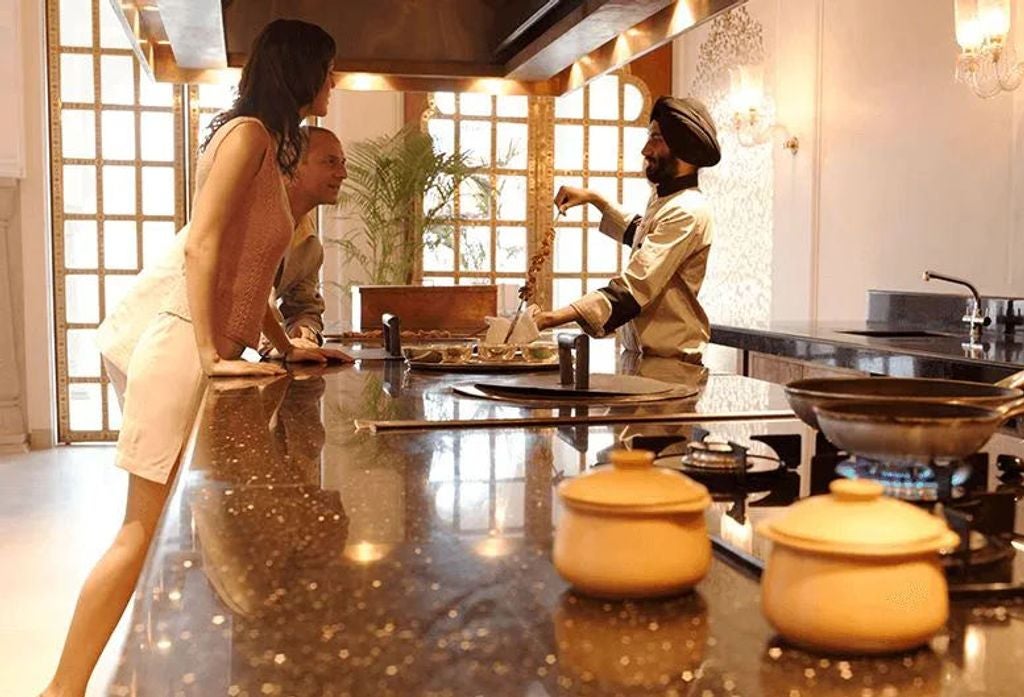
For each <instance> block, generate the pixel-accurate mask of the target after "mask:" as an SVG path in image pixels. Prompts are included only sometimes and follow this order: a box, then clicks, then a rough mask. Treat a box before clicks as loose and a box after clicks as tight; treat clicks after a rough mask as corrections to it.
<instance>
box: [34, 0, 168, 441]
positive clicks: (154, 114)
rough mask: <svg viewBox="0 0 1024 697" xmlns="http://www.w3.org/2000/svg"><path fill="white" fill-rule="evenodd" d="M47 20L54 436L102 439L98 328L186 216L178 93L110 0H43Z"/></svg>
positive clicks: (112, 404)
mask: <svg viewBox="0 0 1024 697" xmlns="http://www.w3.org/2000/svg"><path fill="white" fill-rule="evenodd" d="M48 22H49V27H48V44H49V46H48V48H49V50H48V55H49V75H50V85H49V88H50V93H49V98H50V119H51V122H50V139H51V141H50V142H51V157H52V162H51V165H52V167H51V177H52V183H53V232H54V235H53V237H54V249H53V259H54V282H55V289H54V290H55V293H54V305H55V311H56V326H57V384H58V416H59V434H60V439H61V440H62V441H74V440H94V439H106V438H110V437H112V436H113V435H115V434H116V431H117V429H118V428H119V426H120V413H119V412H118V409H117V401H116V400H115V399H114V394H113V388H111V386H110V385H109V383H108V380H107V377H106V375H105V374H104V372H103V368H102V365H101V361H100V355H99V351H98V350H97V348H96V344H95V334H96V327H97V326H98V325H99V323H100V322H101V321H102V320H103V318H104V316H106V314H107V312H109V311H110V310H112V309H113V308H114V307H115V306H116V305H117V303H118V302H119V301H120V299H121V297H122V296H123V295H124V293H125V291H126V290H127V289H128V287H129V286H130V285H131V283H132V279H133V278H134V276H135V275H136V274H137V273H138V272H139V270H140V269H141V268H142V265H143V264H144V263H146V262H148V261H151V260H152V259H154V258H156V257H158V256H159V255H160V254H161V253H162V252H163V250H164V249H166V248H167V245H168V244H169V243H170V241H171V240H172V239H173V237H174V233H175V231H176V230H177V229H178V228H179V227H180V226H181V224H182V222H183V220H184V217H185V209H184V205H183V197H182V196H181V192H182V191H183V181H184V179H183V175H184V170H183V167H182V160H181V157H180V153H181V152H182V151H183V147H184V146H183V132H182V131H183V128H182V94H181V90H180V89H177V88H175V87H173V86H172V85H166V84H157V83H155V82H153V81H152V80H151V79H150V78H149V76H148V75H146V74H145V72H144V71H143V70H141V68H140V65H139V63H138V61H137V60H136V59H135V56H134V54H133V53H132V51H131V48H130V46H129V44H128V42H127V39H126V38H125V35H124V29H123V28H122V26H121V24H120V22H119V21H118V19H117V17H116V16H115V14H114V11H113V9H112V8H111V6H110V3H107V2H92V1H91V0H60V1H59V2H58V0H50V1H49V2H48Z"/></svg>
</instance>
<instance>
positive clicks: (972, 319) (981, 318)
mask: <svg viewBox="0 0 1024 697" xmlns="http://www.w3.org/2000/svg"><path fill="white" fill-rule="evenodd" d="M923 278H924V280H926V281H930V280H932V279H935V280H937V281H946V282H947V283H956V284H957V285H961V286H964V287H966V288H967V290H969V291H971V297H970V298H968V299H967V310H966V311H965V312H964V316H963V317H962V318H961V320H960V321H961V322H964V323H965V324H967V326H968V327H969V329H970V335H971V343H972V344H973V343H975V342H976V341H978V339H980V338H981V330H982V328H983V327H987V326H988V325H989V324H990V323H991V322H992V320H991V319H990V318H988V317H986V316H985V313H984V312H983V311H982V309H981V295H979V294H978V289H977V288H975V287H974V284H972V283H971V282H970V281H965V280H964V279H962V278H957V277H956V276H947V275H945V274H941V273H936V272H934V271H925V272H924V276H923Z"/></svg>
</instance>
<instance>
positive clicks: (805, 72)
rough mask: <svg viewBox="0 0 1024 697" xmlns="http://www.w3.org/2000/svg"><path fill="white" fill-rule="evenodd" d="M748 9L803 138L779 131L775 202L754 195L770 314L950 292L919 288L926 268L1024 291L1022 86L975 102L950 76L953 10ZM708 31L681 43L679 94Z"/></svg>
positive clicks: (931, 3)
mask: <svg viewBox="0 0 1024 697" xmlns="http://www.w3.org/2000/svg"><path fill="white" fill-rule="evenodd" d="M1022 4H1024V3H1020V2H1018V3H1017V5H1018V7H1017V8H1016V11H1017V15H1018V17H1017V20H1016V22H1015V25H1016V26H1020V24H1021V22H1020V20H1021V17H1020V15H1022V14H1024V11H1022V10H1021V8H1020V7H1019V5H1022ZM746 10H747V12H749V14H750V15H751V16H752V17H753V18H754V19H755V20H757V21H758V22H759V23H760V24H761V25H762V26H763V28H764V30H765V32H766V36H767V35H768V34H770V35H771V38H770V39H768V38H766V41H765V44H766V46H767V47H768V49H769V53H768V55H767V57H766V68H767V69H766V77H767V79H768V81H769V83H770V90H771V91H772V92H773V94H774V98H775V102H776V104H777V108H778V113H779V121H780V122H782V123H785V124H786V125H787V126H788V127H789V129H790V130H791V131H792V132H793V133H794V134H796V135H798V136H799V138H800V141H801V149H800V152H799V154H798V155H797V156H796V157H795V158H794V157H792V156H791V155H790V154H789V153H788V152H786V151H784V150H782V148H781V141H782V137H781V136H779V137H777V138H776V142H775V145H774V147H775V152H774V156H773V161H774V188H773V191H774V193H773V198H772V200H770V201H762V202H761V205H765V206H771V207H772V208H773V216H772V218H773V222H772V228H773V233H772V272H771V276H772V278H771V285H772V308H771V318H773V319H804V318H815V317H817V318H819V319H822V320H845V319H862V318H863V317H864V315H865V309H866V291H867V290H868V289H869V288H892V289H908V290H931V291H940V290H947V289H946V288H942V287H940V286H935V285H934V284H931V285H929V284H925V283H924V282H923V281H921V280H920V275H921V271H922V270H923V269H925V268H934V269H937V270H943V271H946V272H949V273H952V274H954V275H962V276H966V277H968V278H970V279H972V280H974V281H975V282H976V283H977V285H978V286H979V287H980V289H981V291H982V292H983V293H990V294H1003V293H1006V294H1024V260H1020V259H1018V257H1019V256H1020V254H1019V253H1020V251H1021V250H1024V239H1022V236H1024V203H1022V202H1021V198H1022V194H1024V118H1022V113H1024V109H1022V99H1024V95H1021V94H1017V93H1014V94H1012V95H1010V94H1004V95H1001V96H999V97H996V98H994V99H991V100H982V99H980V98H978V97H976V96H975V95H974V94H973V93H972V92H971V91H970V90H969V89H968V88H967V87H966V86H964V85H960V84H957V83H956V82H955V81H954V79H953V69H954V61H955V58H956V54H957V46H956V44H955V41H954V33H953V3H952V2H948V1H946V0H900V2H891V1H889V0H856V2H852V1H851V0H751V2H749V3H748V4H747V6H746ZM711 31H712V27H711V26H710V25H706V26H704V27H701V28H699V29H698V30H696V31H694V32H692V33H689V34H687V35H684V37H682V38H681V39H680V40H679V41H678V44H677V47H676V49H677V50H676V54H677V61H679V62H680V63H681V64H680V63H677V66H676V68H677V69H676V71H675V74H676V84H675V90H676V92H677V93H680V94H685V93H688V92H689V91H690V90H691V89H692V85H693V79H694V70H695V66H694V63H693V61H694V59H695V56H697V55H699V54H700V51H701V49H702V48H704V49H706V48H707V46H706V45H705V42H706V41H707V39H708V36H709V35H710V33H711ZM721 166H722V167H724V168H727V169H728V168H729V167H730V166H731V165H730V163H727V162H724V163H723V165H721ZM732 166H736V165H732ZM737 234H740V235H747V236H748V237H750V238H751V239H754V240H756V239H757V235H758V234H759V232H758V231H757V230H750V231H745V232H744V231H739V232H737ZM715 283H716V279H714V278H709V284H711V285H712V286H713V285H714V284H715ZM751 319H752V320H753V321H758V320H763V318H762V317H753V318H751ZM712 321H715V318H714V317H712Z"/></svg>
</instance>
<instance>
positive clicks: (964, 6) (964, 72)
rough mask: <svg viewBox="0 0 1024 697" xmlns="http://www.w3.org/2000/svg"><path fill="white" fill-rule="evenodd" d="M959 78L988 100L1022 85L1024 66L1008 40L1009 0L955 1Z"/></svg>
mask: <svg viewBox="0 0 1024 697" xmlns="http://www.w3.org/2000/svg"><path fill="white" fill-rule="evenodd" d="M953 2H954V5H953V8H954V17H955V21H956V42H957V43H958V44H960V55H959V56H958V57H957V59H956V79H957V81H958V82H962V83H964V84H966V85H968V86H970V88H971V89H972V90H974V93H975V94H977V95H978V96H979V97H983V98H985V99H988V98H989V97H994V96H996V95H997V94H999V93H1000V92H1009V91H1011V90H1015V89H1017V88H1018V87H1020V84H1021V81H1022V79H1024V66H1022V65H1021V64H1020V63H1018V62H1017V54H1016V52H1015V51H1014V49H1013V44H1012V42H1010V40H1009V34H1010V15H1011V9H1010V0H953Z"/></svg>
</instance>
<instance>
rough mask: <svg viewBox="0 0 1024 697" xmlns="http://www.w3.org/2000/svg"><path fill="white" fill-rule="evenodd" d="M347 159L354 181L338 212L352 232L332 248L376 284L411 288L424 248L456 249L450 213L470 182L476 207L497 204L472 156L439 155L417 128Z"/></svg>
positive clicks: (352, 150) (351, 152)
mask: <svg viewBox="0 0 1024 697" xmlns="http://www.w3.org/2000/svg"><path fill="white" fill-rule="evenodd" d="M346 155H347V163H346V164H347V169H348V179H346V180H345V185H344V186H343V187H342V190H341V193H340V194H339V196H338V201H337V209H338V210H339V212H340V214H341V217H342V218H343V219H344V220H347V221H349V222H350V223H351V224H353V228H352V230H350V231H349V232H348V233H347V234H346V235H345V236H344V237H343V238H340V239H338V238H335V239H328V240H327V242H328V243H329V244H333V245H336V246H337V247H338V248H339V249H340V250H341V252H342V256H343V258H344V260H345V263H346V264H348V263H351V262H356V263H358V264H359V265H360V266H361V267H363V268H364V269H366V271H367V273H368V275H369V279H368V280H369V282H371V283H374V284H382V285H391V284H405V283H410V282H411V281H412V278H413V271H414V269H415V265H416V260H417V255H418V253H419V250H420V249H421V248H422V247H423V246H424V245H426V246H427V247H428V248H430V247H437V246H440V245H448V246H450V245H451V244H452V239H453V236H454V226H453V225H452V223H451V220H450V217H451V211H452V206H453V201H454V199H455V194H456V192H457V191H459V188H460V187H461V186H462V185H463V183H464V182H467V181H468V182H471V183H472V187H471V188H472V190H473V195H472V199H473V201H474V204H475V205H486V202H489V201H490V200H491V199H492V198H493V191H492V187H491V186H490V180H489V178H488V176H487V175H486V174H484V173H482V170H481V169H480V168H479V167H476V166H473V165H472V164H471V163H470V161H469V154H468V153H455V154H447V153H443V152H440V151H438V150H436V149H435V147H434V141H433V138H431V136H430V135H429V134H427V133H423V132H422V131H420V130H419V128H417V127H416V125H415V124H410V125H408V126H406V127H405V128H403V129H401V130H400V131H398V132H397V133H395V134H393V135H388V136H382V137H379V138H372V139H369V140H365V141H362V142H359V143H354V144H352V145H351V146H350V147H349V148H348V152H347V153H346ZM481 201H484V202H485V203H484V204H481Z"/></svg>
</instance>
